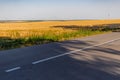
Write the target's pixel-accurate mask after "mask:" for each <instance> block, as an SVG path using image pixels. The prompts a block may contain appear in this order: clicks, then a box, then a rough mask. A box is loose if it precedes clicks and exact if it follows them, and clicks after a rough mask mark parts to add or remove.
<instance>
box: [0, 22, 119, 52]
mask: <svg viewBox="0 0 120 80" xmlns="http://www.w3.org/2000/svg"><path fill="white" fill-rule="evenodd" d="M119 24H120V20H83V21H82V20H81V21H41V22H32V21H31V22H27V21H25V22H10V23H8V22H5V23H0V49H1V50H3V49H9V48H16V47H24V46H31V45H36V44H43V43H48V42H56V41H63V40H68V39H73V38H78V37H84V36H89V35H94V34H100V33H104V32H108V31H110V29H108V27H109V26H111V25H112V27H114V25H115V26H117V27H118V25H119ZM103 26H107V28H106V27H103ZM97 27H99V28H97ZM96 28H97V29H96Z"/></svg>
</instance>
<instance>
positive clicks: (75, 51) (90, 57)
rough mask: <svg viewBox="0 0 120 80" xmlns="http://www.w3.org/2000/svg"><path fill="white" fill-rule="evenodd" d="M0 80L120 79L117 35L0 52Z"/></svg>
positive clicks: (111, 34) (119, 39) (117, 33)
mask: <svg viewBox="0 0 120 80" xmlns="http://www.w3.org/2000/svg"><path fill="white" fill-rule="evenodd" d="M0 80H120V33H119V32H113V33H107V34H101V35H95V36H90V37H86V38H81V39H76V40H68V41H64V42H59V43H57V42H55V43H50V44H44V45H39V46H32V47H27V48H21V49H13V50H7V51H0Z"/></svg>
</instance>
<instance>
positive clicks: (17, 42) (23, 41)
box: [0, 28, 111, 50]
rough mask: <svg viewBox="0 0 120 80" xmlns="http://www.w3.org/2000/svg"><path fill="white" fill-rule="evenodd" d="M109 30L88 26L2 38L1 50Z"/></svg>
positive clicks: (0, 39)
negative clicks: (66, 30) (73, 29)
mask: <svg viewBox="0 0 120 80" xmlns="http://www.w3.org/2000/svg"><path fill="white" fill-rule="evenodd" d="M108 31H111V30H110V29H102V30H101V29H98V30H93V29H90V28H88V29H79V30H76V31H74V32H69V33H67V32H65V33H62V34H59V35H58V34H54V33H52V32H50V33H45V34H44V35H42V36H36V35H33V36H30V37H28V38H19V39H11V38H0V50H6V49H13V48H20V47H26V46H32V45H39V44H45V43H50V42H58V41H64V40H69V39H75V38H79V37H85V36H90V35H96V34H101V33H105V32H108Z"/></svg>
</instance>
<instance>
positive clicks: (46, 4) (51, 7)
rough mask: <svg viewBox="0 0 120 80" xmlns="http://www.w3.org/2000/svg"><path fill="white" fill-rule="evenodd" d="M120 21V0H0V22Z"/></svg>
mask: <svg viewBox="0 0 120 80" xmlns="http://www.w3.org/2000/svg"><path fill="white" fill-rule="evenodd" d="M69 19H71V20H73V19H120V0H0V20H69Z"/></svg>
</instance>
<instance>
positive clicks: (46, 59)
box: [5, 38, 120, 73]
mask: <svg viewBox="0 0 120 80" xmlns="http://www.w3.org/2000/svg"><path fill="white" fill-rule="evenodd" d="M118 40H120V38H118V39H114V40H110V41H107V42H104V43H101V44H97V45H93V46H88V47H85V48H83V49H77V50H74V51H70V52H66V53H63V54H60V55H56V56H52V57H49V58H45V59H41V60H38V61H35V62H32V64H33V65H35V64H38V63H42V62H45V61H49V60H52V59H56V58H59V57H62V56H65V55H68V54H73V53H75V52H78V51H83V50H85V49H90V48H93V47H97V46H101V45H104V44H108V43H112V42H114V41H118ZM19 69H21V67H15V68H11V69H8V70H5V72H7V73H8V72H12V71H16V70H19Z"/></svg>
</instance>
